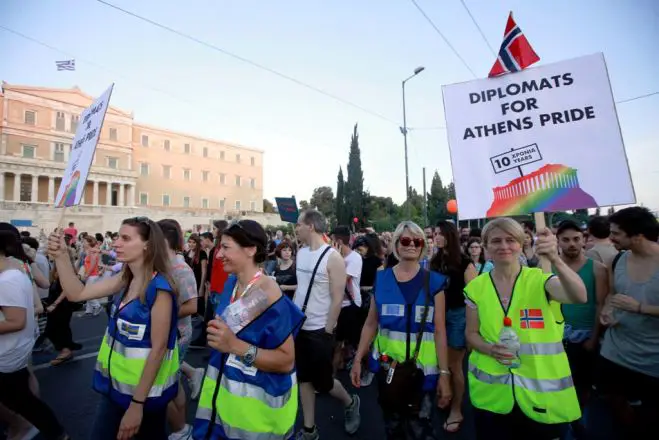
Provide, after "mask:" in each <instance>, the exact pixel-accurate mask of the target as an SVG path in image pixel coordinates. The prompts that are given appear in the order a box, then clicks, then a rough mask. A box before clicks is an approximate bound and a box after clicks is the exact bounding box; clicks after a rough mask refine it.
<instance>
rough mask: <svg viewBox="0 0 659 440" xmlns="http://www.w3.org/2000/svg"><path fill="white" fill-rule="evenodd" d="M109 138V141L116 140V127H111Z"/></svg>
mask: <svg viewBox="0 0 659 440" xmlns="http://www.w3.org/2000/svg"><path fill="white" fill-rule="evenodd" d="M110 140H111V141H116V140H117V129H116V128H111V129H110Z"/></svg>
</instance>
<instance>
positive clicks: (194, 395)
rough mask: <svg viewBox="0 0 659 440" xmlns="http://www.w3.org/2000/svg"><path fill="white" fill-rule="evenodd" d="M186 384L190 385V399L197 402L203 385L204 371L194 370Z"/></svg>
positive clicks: (200, 369) (201, 369)
mask: <svg viewBox="0 0 659 440" xmlns="http://www.w3.org/2000/svg"><path fill="white" fill-rule="evenodd" d="M188 383H189V384H190V399H192V400H197V399H198V398H199V394H201V385H202V384H203V383H204V369H203V368H195V370H194V374H193V375H192V377H191V378H190V380H189V382H188Z"/></svg>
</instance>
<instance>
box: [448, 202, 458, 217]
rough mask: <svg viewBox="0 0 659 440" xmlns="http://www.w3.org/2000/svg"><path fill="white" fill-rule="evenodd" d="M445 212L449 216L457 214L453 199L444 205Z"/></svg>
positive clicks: (455, 203) (456, 206)
mask: <svg viewBox="0 0 659 440" xmlns="http://www.w3.org/2000/svg"><path fill="white" fill-rule="evenodd" d="M446 210H447V211H448V212H449V213H450V214H455V213H456V212H458V202H457V201H456V200H455V199H451V200H449V201H448V202H447V203H446Z"/></svg>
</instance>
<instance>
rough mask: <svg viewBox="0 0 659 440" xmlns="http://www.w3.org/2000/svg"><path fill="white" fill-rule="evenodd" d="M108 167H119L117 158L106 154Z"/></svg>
mask: <svg viewBox="0 0 659 440" xmlns="http://www.w3.org/2000/svg"><path fill="white" fill-rule="evenodd" d="M108 168H112V169H115V170H116V169H117V168H119V158H118V157H110V156H108Z"/></svg>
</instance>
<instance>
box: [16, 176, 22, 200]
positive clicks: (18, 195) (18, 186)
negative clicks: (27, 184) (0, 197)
mask: <svg viewBox="0 0 659 440" xmlns="http://www.w3.org/2000/svg"><path fill="white" fill-rule="evenodd" d="M20 201H21V173H15V174H14V202H20Z"/></svg>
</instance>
